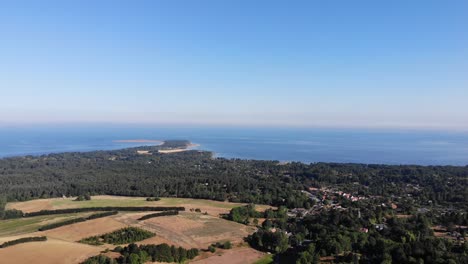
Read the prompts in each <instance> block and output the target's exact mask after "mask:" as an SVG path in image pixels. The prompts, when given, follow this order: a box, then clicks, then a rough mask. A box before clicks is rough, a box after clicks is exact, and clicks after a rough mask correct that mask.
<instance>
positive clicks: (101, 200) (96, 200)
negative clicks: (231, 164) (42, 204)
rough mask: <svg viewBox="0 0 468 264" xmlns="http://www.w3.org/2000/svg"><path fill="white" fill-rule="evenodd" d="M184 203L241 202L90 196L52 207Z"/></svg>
mask: <svg viewBox="0 0 468 264" xmlns="http://www.w3.org/2000/svg"><path fill="white" fill-rule="evenodd" d="M185 204H192V205H200V206H203V205H205V206H211V207H217V208H223V209H231V208H233V207H236V206H241V204H231V203H223V202H217V201H210V200H201V199H188V198H161V200H160V201H157V202H148V201H146V198H142V197H125V198H122V199H119V198H107V199H106V197H92V199H91V200H90V201H80V202H78V201H73V200H72V199H60V200H58V199H57V200H53V201H52V205H53V207H54V208H72V207H73V208H76V207H80V208H83V207H99V206H184V205H185Z"/></svg>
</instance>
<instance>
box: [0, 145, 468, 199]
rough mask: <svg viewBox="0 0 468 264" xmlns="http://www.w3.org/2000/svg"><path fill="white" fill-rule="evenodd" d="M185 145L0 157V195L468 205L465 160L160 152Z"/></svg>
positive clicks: (467, 173) (20, 197) (467, 174)
mask: <svg viewBox="0 0 468 264" xmlns="http://www.w3.org/2000/svg"><path fill="white" fill-rule="evenodd" d="M189 144H190V142H188V141H167V142H165V144H163V145H160V146H145V147H138V148H128V149H122V150H115V151H93V152H86V153H77V152H70V153H60V154H50V155H42V156H25V157H14V158H5V159H1V160H0V194H1V195H3V196H5V197H6V198H7V199H8V200H9V201H13V200H19V201H21V200H28V199H33V198H45V197H61V196H63V195H66V196H76V195H82V194H93V195H94V194H110V195H130V196H158V197H159V196H161V197H164V196H166V197H167V196H177V197H191V198H207V199H215V200H230V201H240V202H254V203H264V204H272V205H286V206H288V207H304V206H310V204H308V203H310V202H311V200H310V197H308V196H307V195H308V193H307V191H308V190H309V188H311V187H313V188H316V187H323V188H325V187H326V188H339V189H340V190H341V191H344V192H350V193H355V194H356V195H363V196H369V195H372V196H379V197H392V199H398V198H401V199H404V198H405V197H408V196H411V197H412V200H413V201H414V202H416V203H417V204H428V203H429V202H430V204H431V205H434V204H437V205H446V204H450V206H455V207H466V204H468V188H467V186H468V184H467V181H468V166H465V167H454V166H429V167H426V166H390V165H365V164H334V163H314V164H303V163H294V162H293V163H286V164H283V163H279V162H278V161H256V160H239V159H224V158H213V156H212V154H211V153H210V152H206V151H197V150H187V151H185V152H179V153H170V154H163V153H159V152H158V150H161V149H177V148H186V147H187V146H188V145H189Z"/></svg>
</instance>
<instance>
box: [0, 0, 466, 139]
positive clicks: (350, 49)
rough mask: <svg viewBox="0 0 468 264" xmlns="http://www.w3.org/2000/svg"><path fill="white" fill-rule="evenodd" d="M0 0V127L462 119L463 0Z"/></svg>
mask: <svg viewBox="0 0 468 264" xmlns="http://www.w3.org/2000/svg"><path fill="white" fill-rule="evenodd" d="M25 3H27V4H24V2H21V1H18V2H10V3H3V4H2V7H1V8H0V33H1V34H2V41H1V42H0V57H1V58H2V64H0V91H1V98H2V99H3V100H2V103H1V104H0V127H6V126H16V125H48V124H63V125H68V124H96V125H99V124H126V125H132V124H136V125H176V126H179V125H187V126H192V125H193V126H253V127H300V128H356V129H418V130H445V131H468V107H466V102H468V74H466V73H467V72H468V31H467V30H466V25H468V17H467V16H466V13H467V12H468V2H466V1H450V2H441V1H411V2H408V1H392V2H390V3H382V2H375V1H360V2H352V3H351V2H350V3H340V4H336V3H335V4H332V3H330V2H326V3H325V2H320V3H311V2H310V1H297V2H294V3H288V4H286V3H277V2H271V1H256V2H255V3H253V2H251V1H235V2H225V1H222V2H219V1H197V2H196V3H195V2H187V1H165V2H162V1H161V2H153V1H138V2H137V3H130V2H124V1H99V3H97V2H95V1H79V2H63V1H41V2H40V3H39V2H33V1H30V2H29V1H26V2H25Z"/></svg>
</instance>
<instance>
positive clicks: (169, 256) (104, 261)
mask: <svg viewBox="0 0 468 264" xmlns="http://www.w3.org/2000/svg"><path fill="white" fill-rule="evenodd" d="M114 251H115V252H118V253H120V254H121V256H120V257H119V258H117V259H112V258H109V257H107V256H104V255H98V256H94V257H91V258H89V259H87V260H86V261H84V262H82V264H144V263H147V262H149V261H151V262H170V263H172V262H176V263H184V262H185V261H187V260H190V259H193V258H195V257H196V256H198V249H196V248H192V249H185V248H182V247H175V246H169V245H168V244H159V245H140V246H138V245H136V244H133V243H132V244H130V245H128V246H126V247H116V248H115V250H114Z"/></svg>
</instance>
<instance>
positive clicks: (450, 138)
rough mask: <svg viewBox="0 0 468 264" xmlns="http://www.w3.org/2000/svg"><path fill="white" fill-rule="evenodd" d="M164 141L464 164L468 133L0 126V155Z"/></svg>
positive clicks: (282, 155)
mask: <svg viewBox="0 0 468 264" xmlns="http://www.w3.org/2000/svg"><path fill="white" fill-rule="evenodd" d="M165 139H187V140H190V141H192V142H194V143H197V144H200V146H199V147H198V149H202V150H208V151H213V152H214V153H215V155H216V156H219V157H226V158H241V159H263V160H279V161H300V162H305V163H310V162H340V163H367V164H419V165H463V166H464V165H468V133H450V132H438V131H398V130H393V131H382V130H353V129H299V128H295V129H280V128H268V129H267V128H261V129H260V128H226V127H225V128H215V127H210V128H208V127H203V128H200V127H149V126H130V125H126V126H116V125H109V126H96V125H88V126H85V125H82V126H65V127H63V126H61V127H59V126H48V127H44V126H41V127H33V126H22V127H3V128H1V127H0V157H10V156H20V155H41V154H48V153H57V152H70V151H80V152H83V151H93V150H113V149H120V148H127V147H135V146H141V145H154V144H158V143H157V142H158V141H157V140H165ZM145 140H146V141H145ZM148 140H149V141H148Z"/></svg>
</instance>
